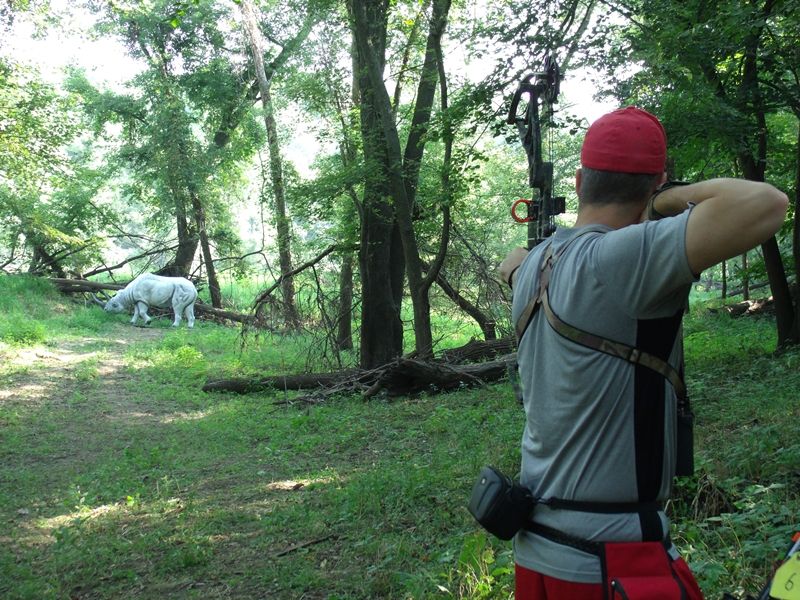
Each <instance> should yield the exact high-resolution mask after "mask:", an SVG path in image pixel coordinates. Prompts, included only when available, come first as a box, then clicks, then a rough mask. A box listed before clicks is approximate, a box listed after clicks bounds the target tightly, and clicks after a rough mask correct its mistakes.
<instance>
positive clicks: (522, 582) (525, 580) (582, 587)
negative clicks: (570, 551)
mask: <svg viewBox="0 0 800 600" xmlns="http://www.w3.org/2000/svg"><path fill="white" fill-rule="evenodd" d="M672 566H673V569H674V571H675V574H676V575H677V577H678V579H680V581H681V583H682V584H683V587H684V589H685V590H686V592H687V598H688V600H703V593H702V592H701V591H700V588H699V587H698V586H697V582H696V581H695V579H694V575H692V572H691V571H690V570H689V565H687V564H686V562H685V561H684V560H683V559H682V558H679V559H678V560H676V561H674V562H673V563H672ZM514 570H515V576H516V577H515V578H516V585H515V588H516V592H515V595H514V597H515V599H516V600H603V598H604V596H603V585H602V584H601V583H574V582H572V581H564V580H563V579H556V578H555V577H548V576H547V575H542V574H541V573H537V572H536V571H531V570H530V569H526V568H525V567H520V566H519V565H515V569H514Z"/></svg>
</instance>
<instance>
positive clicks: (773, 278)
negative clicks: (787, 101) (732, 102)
mask: <svg viewBox="0 0 800 600" xmlns="http://www.w3.org/2000/svg"><path fill="white" fill-rule="evenodd" d="M757 34H758V35H757ZM759 36H760V30H758V31H757V32H753V33H752V34H751V35H750V36H749V37H748V39H747V41H746V45H745V58H744V67H743V70H742V92H744V95H745V97H746V98H747V99H748V100H749V101H750V106H749V108H750V110H751V114H753V115H754V116H755V120H756V125H757V129H756V131H757V132H758V133H757V137H756V153H755V155H754V154H753V152H751V151H749V150H748V149H747V148H748V146H745V150H743V151H742V152H741V153H740V162H741V164H742V171H743V173H744V176H745V177H746V178H747V179H751V180H753V181H764V173H765V171H766V165H767V132H768V129H767V117H766V112H765V108H764V103H763V100H762V98H761V93H760V89H759V82H758V61H757V53H758V43H759ZM761 249H762V251H763V253H764V266H765V267H766V270H767V276H768V278H769V283H770V287H771V288H772V297H773V298H774V299H775V322H776V324H777V329H778V348H780V347H782V346H786V345H789V344H797V343H798V342H800V333H799V332H798V327H797V322H796V321H795V306H794V302H793V300H792V295H791V293H790V291H789V283H788V281H787V279H786V272H785V270H784V268H783V260H782V259H781V252H780V249H779V248H778V242H777V240H776V239H775V237H774V236H773V237H772V238H770V239H769V240H767V241H766V242H764V243H763V244H762V245H761Z"/></svg>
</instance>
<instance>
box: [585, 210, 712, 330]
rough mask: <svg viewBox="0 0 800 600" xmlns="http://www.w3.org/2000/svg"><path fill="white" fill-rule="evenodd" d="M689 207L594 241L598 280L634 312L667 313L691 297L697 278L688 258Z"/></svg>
mask: <svg viewBox="0 0 800 600" xmlns="http://www.w3.org/2000/svg"><path fill="white" fill-rule="evenodd" d="M690 212H691V211H688V210H687V211H685V212H684V213H682V214H680V215H678V216H676V217H671V218H667V219H661V220H660V221H646V222H644V223H638V224H636V225H630V226H628V227H623V228H622V229H617V230H614V231H610V232H608V233H607V234H605V235H603V236H601V239H600V240H599V241H598V243H597V245H596V246H595V252H594V261H595V265H594V266H595V271H594V272H595V273H596V274H597V277H598V280H599V281H600V283H601V284H602V285H604V286H608V287H609V288H610V289H611V290H613V295H612V296H613V297H614V298H617V299H618V300H619V303H620V305H621V306H622V307H623V309H624V310H625V312H627V313H628V314H630V315H631V316H633V317H636V318H655V317H660V316H665V315H666V314H671V313H672V312H674V311H675V310H676V309H678V308H681V307H682V305H683V304H684V303H685V302H686V293H687V289H688V287H689V286H690V285H691V283H692V282H693V281H696V280H697V276H696V275H695V274H694V273H692V270H691V268H690V267H689V261H688V259H687V257H686V223H687V221H688V218H689V214H690Z"/></svg>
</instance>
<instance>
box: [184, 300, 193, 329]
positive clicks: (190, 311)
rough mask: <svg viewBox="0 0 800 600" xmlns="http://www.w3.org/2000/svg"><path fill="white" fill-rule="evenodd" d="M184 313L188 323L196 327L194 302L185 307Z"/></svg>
mask: <svg viewBox="0 0 800 600" xmlns="http://www.w3.org/2000/svg"><path fill="white" fill-rule="evenodd" d="M183 314H184V316H185V317H186V324H187V325H188V326H189V327H194V302H193V303H191V304H190V305H189V306H187V307H186V308H184V309H183Z"/></svg>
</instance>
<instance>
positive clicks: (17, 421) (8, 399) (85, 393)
mask: <svg viewBox="0 0 800 600" xmlns="http://www.w3.org/2000/svg"><path fill="white" fill-rule="evenodd" d="M167 331H168V330H166V329H161V328H158V329H156V328H153V329H146V328H135V327H130V326H125V325H122V324H115V325H111V326H109V328H108V330H107V331H105V332H104V333H103V335H102V336H101V335H97V336H93V337H82V338H72V339H61V340H57V341H55V342H53V343H51V344H49V345H47V346H44V347H37V348H24V349H15V348H9V347H0V522H2V521H6V522H8V521H11V522H13V524H14V525H15V526H16V527H18V528H19V529H18V530H17V532H16V533H13V532H12V533H10V535H13V537H14V539H11V538H10V537H9V536H6V535H3V534H0V546H1V545H4V544H11V545H12V546H13V545H17V544H22V545H28V544H37V543H47V542H49V541H52V540H50V539H49V538H50V536H51V534H52V531H53V530H54V529H55V528H56V527H57V526H58V523H57V522H53V523H52V526H49V527H48V526H45V527H42V521H41V520H38V519H40V518H42V517H46V516H48V515H50V514H53V513H54V512H57V508H58V507H56V506H54V505H53V498H54V497H56V496H58V495H59V494H60V493H63V490H64V488H65V487H69V486H70V485H73V484H72V483H71V482H72V481H73V479H74V478H75V477H76V475H79V474H81V473H83V472H86V471H87V469H89V468H90V466H91V465H92V464H94V463H96V462H97V461H98V459H102V457H103V456H104V454H106V453H107V452H108V450H109V449H110V448H113V447H114V446H115V445H117V444H119V443H120V435H119V434H120V433H122V431H121V430H122V429H124V428H125V427H126V425H128V424H131V423H138V424H140V425H142V424H145V425H146V424H155V423H157V422H159V420H161V419H162V418H163V407H160V406H159V405H158V403H157V402H156V401H154V400H153V399H152V398H151V397H148V396H147V395H141V394H136V393H132V391H133V390H135V389H136V385H137V384H136V379H137V377H138V375H137V373H136V371H134V370H132V369H130V368H129V366H128V365H129V362H130V359H129V358H126V353H127V352H128V351H129V350H130V349H131V348H132V347H134V346H135V345H136V344H138V343H141V342H145V343H150V342H154V341H157V340H159V339H161V338H162V337H163V336H164V335H165V333H166V332H167ZM160 413H162V414H160ZM123 424H125V425H123ZM76 493H77V494H78V495H79V492H76ZM79 501H80V498H78V502H79ZM9 508H10V509H11V511H13V513H12V514H2V512H7V511H8V510H9ZM45 522H46V521H45Z"/></svg>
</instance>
